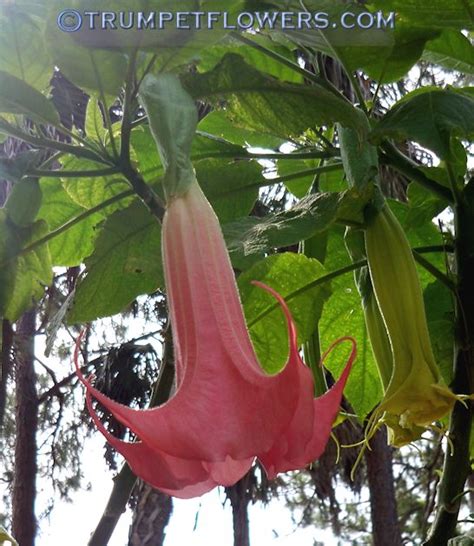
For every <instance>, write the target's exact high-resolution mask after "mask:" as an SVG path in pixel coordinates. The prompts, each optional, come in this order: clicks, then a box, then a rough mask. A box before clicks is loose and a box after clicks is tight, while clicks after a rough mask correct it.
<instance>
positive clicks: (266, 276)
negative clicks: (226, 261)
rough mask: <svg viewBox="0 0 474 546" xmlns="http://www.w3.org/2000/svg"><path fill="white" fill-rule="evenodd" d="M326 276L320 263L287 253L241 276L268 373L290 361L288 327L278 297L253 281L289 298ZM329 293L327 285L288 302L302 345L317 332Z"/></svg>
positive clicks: (251, 325) (247, 309) (242, 291)
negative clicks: (288, 359) (322, 309)
mask: <svg viewBox="0 0 474 546" xmlns="http://www.w3.org/2000/svg"><path fill="white" fill-rule="evenodd" d="M324 274H325V270H324V268H323V267H322V265H321V264H320V263H319V262H318V261H317V260H314V259H310V258H307V257H306V256H303V255H302V254H293V253H285V254H277V255H274V256H270V257H269V258H266V259H265V260H262V261H261V262H258V263H257V264H255V266H253V267H252V268H251V269H249V270H248V271H246V272H245V273H243V274H242V275H240V276H239V279H238V285H239V289H240V294H241V297H242V302H243V306H244V311H245V317H246V319H247V323H248V325H249V331H250V337H251V339H252V342H253V345H254V348H255V351H256V353H257V356H258V358H259V361H260V364H261V365H262V367H263V368H264V369H265V370H266V371H267V372H269V373H274V372H276V371H278V370H280V369H281V367H282V366H283V365H284V364H285V362H286V360H287V357H288V347H289V346H288V328H287V325H286V321H285V319H284V316H283V313H282V311H281V310H280V309H279V308H278V306H275V300H274V298H272V296H270V295H269V294H268V293H266V292H265V291H264V290H262V289H261V288H259V287H256V286H254V285H252V284H251V281H253V280H258V281H261V282H263V283H265V284H267V285H269V286H271V287H272V288H274V289H275V290H276V291H277V292H278V293H280V294H281V295H282V296H283V297H286V296H288V295H290V294H291V293H292V292H295V291H296V290H299V289H301V288H302V287H304V286H306V285H308V284H309V283H310V282H312V281H315V280H316V279H319V278H320V277H322V276H323V275H324ZM329 294H330V286H329V284H328V283H326V284H324V285H321V286H316V287H313V288H309V289H308V290H306V291H305V292H304V293H303V294H301V295H299V296H296V297H292V298H291V299H289V300H288V306H289V308H290V310H291V314H292V316H293V319H294V321H295V323H296V327H297V330H298V343H299V344H302V343H304V342H305V341H306V340H307V339H308V338H309V337H310V336H311V334H312V333H313V331H314V329H315V328H316V326H317V322H318V318H319V316H320V313H321V308H322V305H323V303H324V301H325V300H326V299H327V298H328V296H329Z"/></svg>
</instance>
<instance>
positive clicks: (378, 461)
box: [365, 427, 403, 546]
mask: <svg viewBox="0 0 474 546" xmlns="http://www.w3.org/2000/svg"><path fill="white" fill-rule="evenodd" d="M370 448H371V449H370V450H369V449H368V450H367V451H366V452H365V461H366V464H367V481H368V483H369V491H370V512H371V516H372V537H373V544H374V546H402V544H403V543H402V538H401V533H400V526H399V524H398V515H397V502H396V499H395V488H394V484H393V467H392V451H391V447H390V446H389V445H387V430H386V428H385V427H383V428H382V429H380V430H379V431H378V432H377V433H376V434H375V436H374V437H373V439H372V440H371V441H370Z"/></svg>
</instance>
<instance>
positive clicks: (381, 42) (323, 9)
mask: <svg viewBox="0 0 474 546" xmlns="http://www.w3.org/2000/svg"><path fill="white" fill-rule="evenodd" d="M272 3H274V4H277V5H282V7H281V9H288V2H287V1H286V0H282V1H280V2H279V1H277V0H274V1H273V2H272ZM283 5H284V6H285V7H283ZM290 6H291V8H292V9H293V10H294V11H297V12H301V4H299V2H297V1H293V2H291V3H290ZM304 6H305V8H306V9H307V10H308V11H309V12H311V13H321V14H326V17H325V19H326V20H327V24H326V23H324V24H323V22H321V23H320V25H319V28H305V25H301V28H300V27H298V28H296V29H295V30H288V29H286V30H280V31H279V32H281V33H283V34H284V36H285V37H288V38H289V39H290V40H292V41H293V42H294V43H296V44H298V45H300V46H302V47H311V48H312V49H316V50H318V51H321V52H323V53H324V54H326V55H329V56H331V57H333V58H334V59H337V60H338V61H339V62H340V63H341V64H342V65H343V66H344V67H345V68H346V69H347V70H349V71H354V70H356V69H363V70H365V71H366V72H367V73H368V74H369V75H370V77H371V78H372V79H375V80H377V81H379V82H382V83H386V82H391V81H395V80H397V79H399V78H401V77H402V76H404V75H405V74H406V72H408V70H409V69H410V68H411V67H412V66H413V65H414V64H415V63H416V61H417V60H418V59H419V58H420V56H421V54H422V52H423V48H424V45H425V43H426V41H427V40H428V39H431V38H433V37H435V36H436V35H437V34H438V31H436V30H432V29H424V28H423V29H422V28H414V27H413V25H409V24H406V23H404V22H403V21H398V20H396V17H395V16H394V15H392V14H390V13H388V12H387V11H386V10H383V12H381V11H375V10H373V12H372V14H371V15H369V13H370V11H369V10H368V8H367V6H366V5H364V6H361V5H358V4H357V3H355V2H346V1H341V0H331V1H321V0H307V1H306V2H305V4H304ZM358 16H360V17H361V22H362V23H363V24H365V25H367V24H368V21H371V23H372V24H371V26H370V28H363V27H361V26H359V25H358V24H357V17H358ZM345 25H346V26H347V25H349V26H350V27H351V28H345ZM325 27H326V28H325ZM271 32H274V31H271Z"/></svg>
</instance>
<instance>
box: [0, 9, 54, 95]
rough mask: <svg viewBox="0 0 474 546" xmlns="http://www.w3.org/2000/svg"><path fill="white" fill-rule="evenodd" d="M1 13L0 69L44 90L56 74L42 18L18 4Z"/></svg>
mask: <svg viewBox="0 0 474 546" xmlns="http://www.w3.org/2000/svg"><path fill="white" fill-rule="evenodd" d="M4 10H5V11H4V14H3V15H2V16H0V70H3V71H5V72H8V73H9V74H11V75H12V76H16V77H17V78H19V79H20V80H23V81H24V82H25V83H27V84H29V85H31V86H32V87H35V88H36V89H39V90H40V91H42V90H44V89H45V88H46V87H47V86H48V84H49V81H50V79H51V77H52V76H53V68H54V67H53V63H52V62H51V61H50V59H49V56H48V55H47V53H46V49H45V46H44V40H43V31H42V28H41V21H40V20H39V19H38V18H36V17H32V16H31V15H29V13H27V12H26V10H25V8H23V9H22V8H21V7H18V6H15V5H13V4H12V5H10V6H8V9H5V8H4Z"/></svg>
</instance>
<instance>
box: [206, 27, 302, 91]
mask: <svg viewBox="0 0 474 546" xmlns="http://www.w3.org/2000/svg"><path fill="white" fill-rule="evenodd" d="M252 41H254V42H256V43H257V44H258V45H260V46H263V47H265V48H266V49H267V50H269V51H272V52H274V53H277V54H278V55H280V56H281V57H283V58H284V59H287V60H288V61H292V62H294V63H296V60H295V55H294V53H293V52H292V51H291V50H289V49H288V48H286V47H284V46H282V45H279V44H276V43H275V42H273V41H272V40H271V39H270V37H267V36H264V35H258V34H256V35H254V36H252ZM229 52H234V53H238V54H239V55H241V56H242V57H243V58H244V59H245V61H246V62H247V63H248V64H249V65H251V66H253V67H254V68H256V69H257V70H260V71H262V72H266V73H267V74H270V75H271V76H274V77H275V78H278V79H279V80H282V81H286V82H292V83H303V76H302V75H301V73H300V72H298V71H297V70H292V69H291V68H290V67H289V66H286V65H285V64H283V63H281V62H279V61H277V60H275V59H272V58H271V57H269V56H268V55H266V54H265V53H262V52H261V51H257V50H256V49H255V48H254V47H251V46H249V45H246V44H243V43H241V42H238V41H236V40H227V41H226V42H224V43H223V42H221V43H219V44H217V45H215V46H213V47H211V48H207V49H205V50H203V51H202V52H201V53H200V54H199V64H198V68H199V70H200V71H201V72H205V71H207V70H211V69H212V68H214V66H215V65H216V64H217V63H218V62H219V61H220V60H221V58H222V57H223V56H224V55H225V54H226V53H229ZM296 66H298V65H296Z"/></svg>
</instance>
